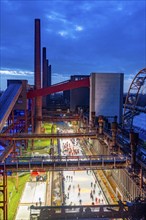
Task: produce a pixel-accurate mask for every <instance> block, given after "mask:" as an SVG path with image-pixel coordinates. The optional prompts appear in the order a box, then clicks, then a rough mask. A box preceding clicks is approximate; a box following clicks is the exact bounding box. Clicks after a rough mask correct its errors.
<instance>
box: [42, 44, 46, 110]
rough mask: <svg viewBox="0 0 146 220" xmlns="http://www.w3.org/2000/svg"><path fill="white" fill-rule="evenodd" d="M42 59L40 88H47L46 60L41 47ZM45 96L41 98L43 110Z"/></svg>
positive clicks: (44, 48) (44, 52) (44, 49)
mask: <svg viewBox="0 0 146 220" xmlns="http://www.w3.org/2000/svg"><path fill="white" fill-rule="evenodd" d="M42 53H43V59H42V72H43V82H42V87H43V88H46V87H47V60H46V47H43V51H42ZM46 106H47V104H46V96H45V97H43V108H46Z"/></svg>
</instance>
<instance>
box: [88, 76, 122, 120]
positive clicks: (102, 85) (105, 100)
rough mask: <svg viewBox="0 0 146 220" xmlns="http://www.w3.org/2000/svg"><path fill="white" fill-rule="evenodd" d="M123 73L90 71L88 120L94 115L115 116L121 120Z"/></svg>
mask: <svg viewBox="0 0 146 220" xmlns="http://www.w3.org/2000/svg"><path fill="white" fill-rule="evenodd" d="M123 79H124V75H123V73H91V75H90V120H91V112H95V115H96V116H99V115H103V116H117V117H118V123H120V122H121V121H122V107H123Z"/></svg>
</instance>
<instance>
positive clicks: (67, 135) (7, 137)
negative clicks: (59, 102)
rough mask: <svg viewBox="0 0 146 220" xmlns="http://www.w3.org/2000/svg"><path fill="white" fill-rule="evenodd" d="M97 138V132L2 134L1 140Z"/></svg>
mask: <svg viewBox="0 0 146 220" xmlns="http://www.w3.org/2000/svg"><path fill="white" fill-rule="evenodd" d="M83 137H89V138H97V135H96V132H88V133H58V134H29V133H15V134H6V133H4V134H0V139H1V140H32V139H33V140H34V139H48V138H51V139H54V138H55V139H57V138H59V139H60V138H83Z"/></svg>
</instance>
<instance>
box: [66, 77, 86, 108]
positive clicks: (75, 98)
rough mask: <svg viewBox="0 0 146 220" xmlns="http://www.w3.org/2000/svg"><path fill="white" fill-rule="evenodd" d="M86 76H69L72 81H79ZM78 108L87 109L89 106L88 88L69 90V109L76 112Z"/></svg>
mask: <svg viewBox="0 0 146 220" xmlns="http://www.w3.org/2000/svg"><path fill="white" fill-rule="evenodd" d="M87 77H89V76H87V75H74V76H71V80H72V81H76V80H81V79H84V78H87ZM78 106H80V107H83V108H84V107H87V106H89V88H87V87H82V88H78V89H71V90H70V109H71V110H72V111H74V110H76V108H77V107H78Z"/></svg>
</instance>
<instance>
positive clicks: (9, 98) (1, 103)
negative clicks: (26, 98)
mask: <svg viewBox="0 0 146 220" xmlns="http://www.w3.org/2000/svg"><path fill="white" fill-rule="evenodd" d="M21 91H22V84H21V83H17V84H13V83H12V84H10V85H9V86H8V88H7V89H6V91H5V92H4V93H3V94H2V96H1V97H0V131H1V130H2V128H3V127H4V125H5V122H6V121H7V119H8V117H9V115H10V113H11V111H12V109H13V107H14V105H15V103H16V101H17V99H18V97H19V95H20V93H21Z"/></svg>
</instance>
